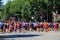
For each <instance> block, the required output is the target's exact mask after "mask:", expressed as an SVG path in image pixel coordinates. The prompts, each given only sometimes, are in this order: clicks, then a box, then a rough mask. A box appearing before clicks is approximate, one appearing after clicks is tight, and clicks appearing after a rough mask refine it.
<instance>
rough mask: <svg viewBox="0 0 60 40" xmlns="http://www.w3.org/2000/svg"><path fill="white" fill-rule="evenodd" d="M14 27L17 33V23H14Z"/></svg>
mask: <svg viewBox="0 0 60 40" xmlns="http://www.w3.org/2000/svg"><path fill="white" fill-rule="evenodd" d="M13 26H14V32H17V26H16V21H14V24H13Z"/></svg>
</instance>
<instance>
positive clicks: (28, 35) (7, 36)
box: [0, 34, 42, 39]
mask: <svg viewBox="0 0 60 40" xmlns="http://www.w3.org/2000/svg"><path fill="white" fill-rule="evenodd" d="M35 36H42V34H41V35H37V34H26V35H5V36H0V39H1V38H23V37H35Z"/></svg>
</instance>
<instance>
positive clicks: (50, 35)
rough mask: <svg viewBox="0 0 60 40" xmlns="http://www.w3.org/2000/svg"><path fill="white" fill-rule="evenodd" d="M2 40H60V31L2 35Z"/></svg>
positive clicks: (0, 38)
mask: <svg viewBox="0 0 60 40" xmlns="http://www.w3.org/2000/svg"><path fill="white" fill-rule="evenodd" d="M0 40H60V31H58V32H54V31H50V32H36V31H33V32H31V31H27V32H26V33H22V32H21V33H15V32H12V33H0Z"/></svg>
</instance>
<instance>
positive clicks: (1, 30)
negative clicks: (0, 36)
mask: <svg viewBox="0 0 60 40" xmlns="http://www.w3.org/2000/svg"><path fill="white" fill-rule="evenodd" d="M3 26H4V25H3V23H2V22H0V32H3Z"/></svg>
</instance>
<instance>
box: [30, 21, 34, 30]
mask: <svg viewBox="0 0 60 40" xmlns="http://www.w3.org/2000/svg"><path fill="white" fill-rule="evenodd" d="M33 26H34V24H33V22H31V21H30V22H29V30H30V31H33Z"/></svg>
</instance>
